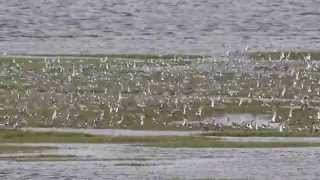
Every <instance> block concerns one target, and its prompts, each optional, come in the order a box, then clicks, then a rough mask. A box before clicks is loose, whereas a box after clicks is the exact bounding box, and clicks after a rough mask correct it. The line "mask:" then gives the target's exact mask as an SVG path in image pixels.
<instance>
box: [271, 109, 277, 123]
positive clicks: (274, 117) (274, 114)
mask: <svg viewBox="0 0 320 180" xmlns="http://www.w3.org/2000/svg"><path fill="white" fill-rule="evenodd" d="M276 118H277V112H276V111H274V112H273V116H272V119H271V122H273V123H274V122H276Z"/></svg>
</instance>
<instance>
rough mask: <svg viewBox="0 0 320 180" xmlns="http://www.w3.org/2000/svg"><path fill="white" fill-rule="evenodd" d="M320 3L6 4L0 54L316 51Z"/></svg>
mask: <svg viewBox="0 0 320 180" xmlns="http://www.w3.org/2000/svg"><path fill="white" fill-rule="evenodd" d="M319 6H320V2H319V1H301V0H290V1H289V0H284V1H279V0H270V1H265V0H252V1H247V0H215V1H209V0H195V1H191V0H108V1H104V0H77V1H74V0H54V1H48V0H38V1H34V0H25V1H23V3H22V2H21V1H19V0H10V1H1V2H0V16H1V18H0V52H8V53H68V54H70V53H77V54H78V53H162V54H167V53H182V54H213V53H221V52H225V51H227V50H231V51H236V50H242V49H244V48H245V47H246V46H247V45H248V46H249V47H250V48H251V49H253V50H258V49H260V50H271V49H317V48H319V47H320V38H319V37H320V24H319V23H318V22H319V21H320V14H319Z"/></svg>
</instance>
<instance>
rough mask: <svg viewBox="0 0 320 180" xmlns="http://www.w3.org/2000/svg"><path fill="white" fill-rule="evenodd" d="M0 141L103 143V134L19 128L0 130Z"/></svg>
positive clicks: (104, 138) (104, 140) (104, 139)
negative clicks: (38, 130)
mask: <svg viewBox="0 0 320 180" xmlns="http://www.w3.org/2000/svg"><path fill="white" fill-rule="evenodd" d="M0 142H1V143H103V142H107V138H106V137H105V136H97V135H90V134H83V133H63V132H32V131H20V130H1V131H0Z"/></svg>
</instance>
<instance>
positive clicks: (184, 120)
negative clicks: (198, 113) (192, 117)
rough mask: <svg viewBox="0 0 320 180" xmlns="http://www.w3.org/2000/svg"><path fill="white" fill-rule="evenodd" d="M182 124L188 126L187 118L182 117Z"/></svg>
mask: <svg viewBox="0 0 320 180" xmlns="http://www.w3.org/2000/svg"><path fill="white" fill-rule="evenodd" d="M182 126H184V127H186V126H188V120H187V119H186V118H184V119H183V123H182Z"/></svg>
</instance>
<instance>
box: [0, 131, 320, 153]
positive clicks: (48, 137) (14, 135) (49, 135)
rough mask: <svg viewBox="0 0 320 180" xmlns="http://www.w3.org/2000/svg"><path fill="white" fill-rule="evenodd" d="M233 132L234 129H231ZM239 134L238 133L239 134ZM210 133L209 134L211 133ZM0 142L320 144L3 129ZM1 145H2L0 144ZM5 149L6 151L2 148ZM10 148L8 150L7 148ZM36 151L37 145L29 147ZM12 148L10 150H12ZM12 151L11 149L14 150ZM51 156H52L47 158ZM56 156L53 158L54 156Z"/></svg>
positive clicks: (204, 145)
mask: <svg viewBox="0 0 320 180" xmlns="http://www.w3.org/2000/svg"><path fill="white" fill-rule="evenodd" d="M234 134H235V132H234ZM238 134H240V133H238ZM211 135H212V134H211ZM0 142H15V143H115V144H121V143H124V144H139V145H142V146H148V147H166V148H182V147H186V148H271V147H319V146H320V143H305V142H231V141H223V140H221V139H220V138H216V137H203V136H142V137H140V136H130V137H129V136H99V135H89V134H82V133H62V132H31V131H25V132H23V131H17V130H3V131H1V133H0ZM24 147H25V146H23V148H21V147H17V146H9V147H7V146H3V147H2V148H3V149H4V152H12V151H13V150H14V149H15V148H16V150H17V151H18V150H20V149H23V150H24V151H26V150H28V148H24ZM0 148H1V147H0ZM5 148H7V150H6V151H5ZM10 148H11V149H10ZM30 148H31V149H30V150H36V149H37V150H38V149H39V147H30ZM12 149H13V150H12ZM13 152H14V151H13ZM50 158H51V157H50ZM54 158H55V157H54Z"/></svg>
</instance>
